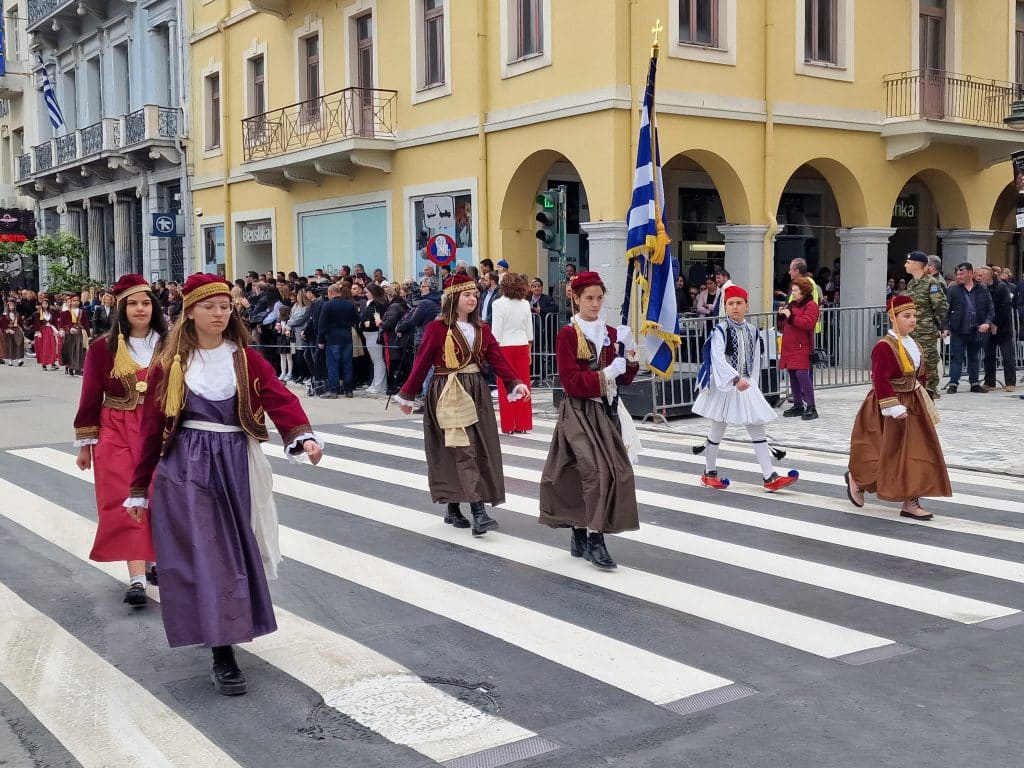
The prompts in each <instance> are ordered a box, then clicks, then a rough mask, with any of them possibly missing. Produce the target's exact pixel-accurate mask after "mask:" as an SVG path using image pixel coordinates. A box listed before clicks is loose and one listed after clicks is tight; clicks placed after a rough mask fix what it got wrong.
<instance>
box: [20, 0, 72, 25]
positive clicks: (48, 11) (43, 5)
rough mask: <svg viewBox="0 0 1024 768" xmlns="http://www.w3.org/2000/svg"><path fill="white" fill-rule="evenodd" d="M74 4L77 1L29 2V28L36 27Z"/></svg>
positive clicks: (45, 0)
mask: <svg viewBox="0 0 1024 768" xmlns="http://www.w3.org/2000/svg"><path fill="white" fill-rule="evenodd" d="M74 3H75V0H28V27H29V28H32V27H34V26H35V25H36V24H38V23H39V22H41V21H44V20H45V19H47V18H49V17H50V16H52V15H53V14H55V13H57V12H58V11H60V10H63V9H64V8H65V7H66V6H70V5H73V4H74Z"/></svg>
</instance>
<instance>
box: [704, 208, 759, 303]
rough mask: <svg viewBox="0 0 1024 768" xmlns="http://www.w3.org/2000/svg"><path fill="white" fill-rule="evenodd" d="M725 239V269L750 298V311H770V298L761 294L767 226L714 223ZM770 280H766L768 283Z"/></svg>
mask: <svg viewBox="0 0 1024 768" xmlns="http://www.w3.org/2000/svg"><path fill="white" fill-rule="evenodd" d="M716 226H717V227H718V231H719V232H721V233H722V237H724V238H725V269H726V271H728V273H729V275H730V279H731V280H732V281H733V282H734V283H736V285H739V286H742V287H743V288H745V289H746V291H747V294H748V295H749V296H750V311H751V312H768V311H770V310H771V296H770V294H765V290H764V288H765V276H764V237H765V235H766V234H768V226H767V225H764V224H718V225H716ZM770 282H771V280H770V277H769V284H770Z"/></svg>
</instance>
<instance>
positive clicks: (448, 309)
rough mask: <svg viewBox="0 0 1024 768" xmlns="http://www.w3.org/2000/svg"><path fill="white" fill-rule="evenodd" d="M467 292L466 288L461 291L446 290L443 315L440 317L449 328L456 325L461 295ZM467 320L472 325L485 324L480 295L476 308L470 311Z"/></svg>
mask: <svg viewBox="0 0 1024 768" xmlns="http://www.w3.org/2000/svg"><path fill="white" fill-rule="evenodd" d="M474 290H477V289H474ZM465 292H466V291H465V290H462V291H459V292H458V293H448V292H445V293H444V294H443V295H442V296H441V317H440V318H439V319H440V320H441V321H442V322H443V323H444V324H445V325H447V326H448V327H449V328H451V327H452V326H453V325H455V323H456V321H457V320H458V319H459V317H458V312H457V311H456V310H457V309H458V306H459V297H460V296H461V295H462V294H463V293H465ZM477 294H479V290H477ZM467 321H468V322H469V323H470V324H471V325H483V320H481V319H480V297H479V295H478V296H477V299H476V308H475V309H474V310H473V311H472V312H471V313H470V315H469V318H468V320H467Z"/></svg>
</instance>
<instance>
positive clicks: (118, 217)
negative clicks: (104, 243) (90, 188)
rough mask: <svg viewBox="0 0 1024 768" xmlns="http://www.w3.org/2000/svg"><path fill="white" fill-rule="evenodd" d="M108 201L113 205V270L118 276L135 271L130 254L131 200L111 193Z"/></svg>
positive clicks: (133, 261)
mask: <svg viewBox="0 0 1024 768" xmlns="http://www.w3.org/2000/svg"><path fill="white" fill-rule="evenodd" d="M110 203H111V205H113V206H114V272H115V273H116V274H117V276H118V277H120V276H121V275H123V274H126V273H128V272H134V271H135V260H134V258H133V254H132V200H131V199H130V198H128V197H121V196H119V195H117V194H111V195H110Z"/></svg>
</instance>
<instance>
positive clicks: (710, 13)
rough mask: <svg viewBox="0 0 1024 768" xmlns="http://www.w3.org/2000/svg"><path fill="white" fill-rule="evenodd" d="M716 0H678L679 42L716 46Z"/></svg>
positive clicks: (717, 14)
mask: <svg viewBox="0 0 1024 768" xmlns="http://www.w3.org/2000/svg"><path fill="white" fill-rule="evenodd" d="M718 16H719V13H718V0H679V42H680V43H682V44H684V45H704V46H708V47H710V48H717V47H718Z"/></svg>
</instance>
